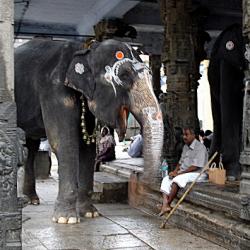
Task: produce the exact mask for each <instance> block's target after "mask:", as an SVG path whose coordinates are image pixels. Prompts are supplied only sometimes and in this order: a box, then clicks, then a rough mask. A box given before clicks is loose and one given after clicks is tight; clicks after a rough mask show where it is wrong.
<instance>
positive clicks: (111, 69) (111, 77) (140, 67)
mask: <svg viewBox="0 0 250 250" xmlns="http://www.w3.org/2000/svg"><path fill="white" fill-rule="evenodd" d="M125 45H126V46H127V47H128V49H129V51H130V54H131V57H132V59H130V58H124V54H123V52H122V51H117V52H116V58H117V59H118V61H116V62H115V63H114V64H113V66H108V65H106V66H105V70H106V73H105V75H104V78H105V79H106V81H107V82H109V83H111V85H112V87H113V89H114V92H115V95H116V88H115V86H114V84H113V81H114V82H115V83H116V84H117V85H123V84H124V83H123V82H122V81H121V79H120V78H119V76H118V74H119V70H120V67H121V66H122V65H123V64H124V63H126V62H128V63H131V65H132V67H133V69H134V70H135V71H136V72H137V73H138V76H139V78H140V79H142V78H143V74H144V73H143V72H140V71H145V70H146V71H149V69H148V67H147V66H146V65H145V64H144V63H142V62H140V61H138V60H137V59H136V58H135V57H134V55H133V52H132V48H131V47H130V46H129V45H128V44H126V43H125ZM118 54H119V55H118Z"/></svg>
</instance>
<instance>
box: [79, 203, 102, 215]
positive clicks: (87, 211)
mask: <svg viewBox="0 0 250 250" xmlns="http://www.w3.org/2000/svg"><path fill="white" fill-rule="evenodd" d="M78 212H79V215H80V216H81V217H85V218H96V217H98V216H99V213H98V211H97V209H96V208H95V207H94V206H93V205H92V204H91V202H88V201H85V202H78Z"/></svg>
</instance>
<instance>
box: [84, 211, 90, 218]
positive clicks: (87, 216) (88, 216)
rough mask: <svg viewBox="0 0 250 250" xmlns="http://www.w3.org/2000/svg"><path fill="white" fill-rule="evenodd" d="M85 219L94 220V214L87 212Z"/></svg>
mask: <svg viewBox="0 0 250 250" xmlns="http://www.w3.org/2000/svg"><path fill="white" fill-rule="evenodd" d="M84 217H86V218H92V213H91V212H87V213H86V214H85V215H84Z"/></svg>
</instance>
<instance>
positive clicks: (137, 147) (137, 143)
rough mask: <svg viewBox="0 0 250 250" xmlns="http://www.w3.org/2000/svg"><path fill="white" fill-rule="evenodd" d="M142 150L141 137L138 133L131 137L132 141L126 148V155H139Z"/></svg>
mask: <svg viewBox="0 0 250 250" xmlns="http://www.w3.org/2000/svg"><path fill="white" fill-rule="evenodd" d="M142 150H143V137H142V135H141V134H138V135H136V136H134V137H133V141H132V143H131V144H130V146H129V148H128V155H129V156H130V157H140V156H141V155H142Z"/></svg>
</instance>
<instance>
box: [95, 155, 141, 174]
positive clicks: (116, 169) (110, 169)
mask: <svg viewBox="0 0 250 250" xmlns="http://www.w3.org/2000/svg"><path fill="white" fill-rule="evenodd" d="M100 171H103V172H107V173H112V174H114V175H117V176H120V177H123V178H127V179H129V178H130V176H131V174H132V173H142V172H143V158H133V159H131V158H130V159H119V160H114V161H111V162H106V163H102V164H101V166H100Z"/></svg>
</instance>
